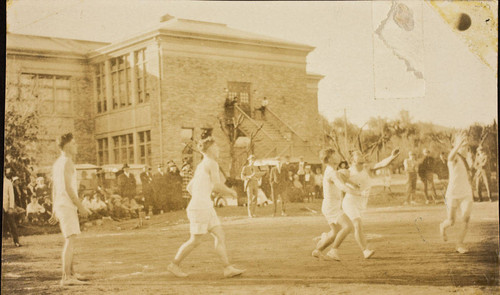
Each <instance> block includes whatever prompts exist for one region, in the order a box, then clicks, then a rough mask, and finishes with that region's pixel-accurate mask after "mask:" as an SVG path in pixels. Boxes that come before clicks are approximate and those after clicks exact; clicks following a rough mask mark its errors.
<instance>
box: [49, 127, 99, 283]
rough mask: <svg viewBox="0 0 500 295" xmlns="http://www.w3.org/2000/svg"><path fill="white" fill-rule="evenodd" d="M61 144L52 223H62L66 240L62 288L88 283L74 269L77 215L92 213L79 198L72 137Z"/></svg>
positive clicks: (54, 170) (54, 178)
mask: <svg viewBox="0 0 500 295" xmlns="http://www.w3.org/2000/svg"><path fill="white" fill-rule="evenodd" d="M58 145H59V148H60V149H61V156H60V157H59V158H58V159H57V160H56V162H55V163H54V166H53V167H52V185H53V191H52V198H53V200H52V201H53V206H52V208H53V214H52V217H51V219H50V220H49V222H50V223H52V224H55V223H56V222H57V221H59V226H60V228H61V232H62V234H63V236H64V239H65V243H64V248H63V252H62V279H61V283H60V284H61V286H64V285H83V284H86V282H85V281H84V280H85V279H84V278H83V277H82V276H80V275H78V274H76V273H75V272H74V270H73V254H74V247H75V246H74V245H75V239H76V236H77V235H78V234H80V222H79V220H78V212H80V215H82V216H83V217H86V216H88V215H89V214H90V211H88V210H87V209H86V208H85V207H84V206H83V205H82V203H81V202H80V200H79V199H78V194H77V180H76V170H75V166H74V164H73V158H74V157H75V155H76V152H77V147H76V143H75V140H74V139H73V135H72V134H71V133H67V134H64V135H62V136H61V138H60V139H59V144H58Z"/></svg>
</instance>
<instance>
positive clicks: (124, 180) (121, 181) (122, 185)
mask: <svg viewBox="0 0 500 295" xmlns="http://www.w3.org/2000/svg"><path fill="white" fill-rule="evenodd" d="M129 168H130V167H129V166H128V164H124V165H123V168H122V170H123V173H122V174H120V176H118V191H119V194H120V196H121V197H122V198H127V199H129V200H130V199H133V198H135V194H136V181H135V176H134V175H133V174H132V173H130V171H129Z"/></svg>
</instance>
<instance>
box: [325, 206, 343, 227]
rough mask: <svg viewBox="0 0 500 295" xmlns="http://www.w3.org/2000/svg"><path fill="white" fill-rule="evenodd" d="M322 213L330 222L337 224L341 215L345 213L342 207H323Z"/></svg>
mask: <svg viewBox="0 0 500 295" xmlns="http://www.w3.org/2000/svg"><path fill="white" fill-rule="evenodd" d="M321 213H323V215H324V216H325V218H326V221H327V222H328V224H332V223H334V224H337V223H338V221H339V219H340V217H342V215H344V211H342V209H340V208H338V207H337V208H321Z"/></svg>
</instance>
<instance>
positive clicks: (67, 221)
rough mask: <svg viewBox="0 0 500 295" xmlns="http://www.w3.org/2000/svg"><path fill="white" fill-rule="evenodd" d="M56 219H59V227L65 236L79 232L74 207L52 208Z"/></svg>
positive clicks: (78, 222)
mask: <svg viewBox="0 0 500 295" xmlns="http://www.w3.org/2000/svg"><path fill="white" fill-rule="evenodd" d="M54 212H55V215H56V217H57V219H59V227H60V228H61V232H62V234H63V236H64V237H65V238H69V237H71V236H72V235H79V234H81V231H80V221H79V219H78V211H77V209H76V208H62V207H61V208H57V209H55V210H54Z"/></svg>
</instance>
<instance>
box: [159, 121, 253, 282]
mask: <svg viewBox="0 0 500 295" xmlns="http://www.w3.org/2000/svg"><path fill="white" fill-rule="evenodd" d="M210 133H211V131H208V130H207V131H205V132H204V133H203V134H202V136H201V138H202V139H201V141H200V143H199V144H198V147H199V149H200V151H201V153H202V154H203V160H202V161H201V162H200V164H198V167H196V171H195V173H194V177H193V179H192V180H191V181H190V182H189V184H188V187H187V190H188V191H189V193H190V194H191V196H192V198H191V201H190V202H189V205H188V207H187V216H188V219H189V223H190V226H189V230H190V233H191V237H190V238H189V240H188V241H187V242H185V243H184V244H182V246H181V247H180V248H179V250H178V251H177V254H176V255H175V258H174V260H173V261H172V263H170V264H169V265H168V267H167V269H168V271H170V272H171V273H173V274H174V275H175V276H177V277H187V276H188V274H187V273H185V272H184V271H182V269H181V268H180V267H179V265H180V263H181V262H182V261H183V260H184V258H186V257H187V256H188V255H189V253H191V251H193V250H194V249H195V248H196V247H198V246H199V245H200V244H201V242H202V237H203V236H204V235H205V234H207V233H210V234H211V235H212V236H213V237H214V239H215V252H217V254H218V255H219V257H220V259H221V261H222V263H223V264H224V277H226V278H229V277H234V276H238V275H241V274H242V273H243V272H244V270H241V269H237V268H235V267H233V266H232V265H231V264H230V263H229V259H228V257H227V251H226V242H225V237H224V231H223V230H222V226H221V223H220V221H219V218H218V217H217V213H216V212H215V209H214V206H213V202H212V199H211V198H210V196H211V194H212V191H216V192H218V193H222V194H230V195H232V196H234V197H237V194H236V192H235V191H234V190H232V189H230V188H228V187H227V186H225V185H224V184H223V183H222V182H221V179H220V174H219V173H220V172H219V164H217V162H216V160H217V158H218V157H219V147H218V146H217V144H216V143H215V140H214V138H213V137H212V136H211V134H210Z"/></svg>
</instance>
